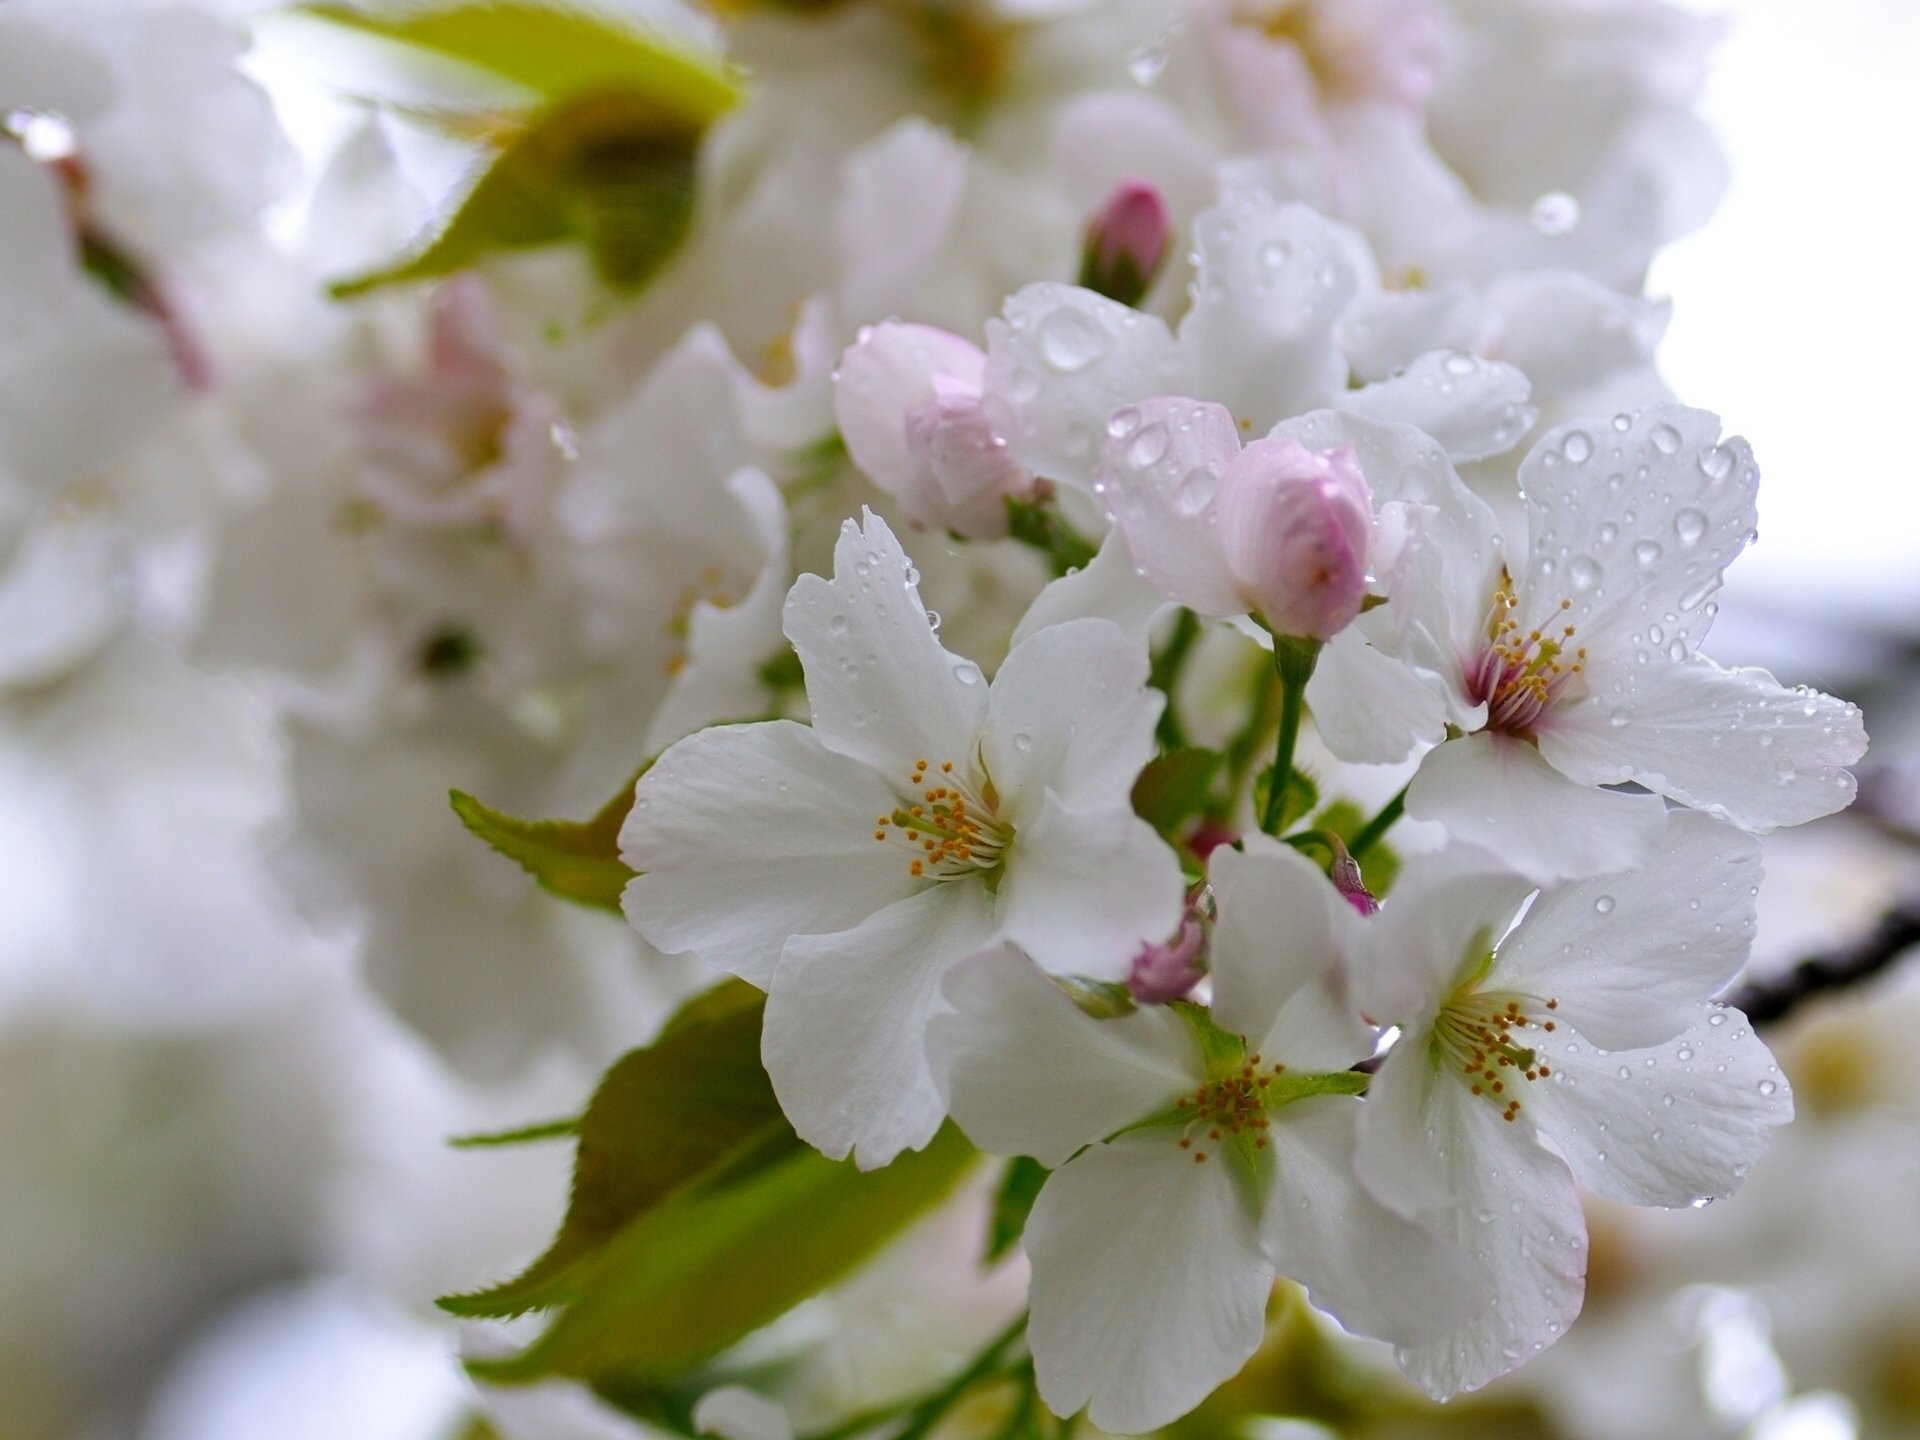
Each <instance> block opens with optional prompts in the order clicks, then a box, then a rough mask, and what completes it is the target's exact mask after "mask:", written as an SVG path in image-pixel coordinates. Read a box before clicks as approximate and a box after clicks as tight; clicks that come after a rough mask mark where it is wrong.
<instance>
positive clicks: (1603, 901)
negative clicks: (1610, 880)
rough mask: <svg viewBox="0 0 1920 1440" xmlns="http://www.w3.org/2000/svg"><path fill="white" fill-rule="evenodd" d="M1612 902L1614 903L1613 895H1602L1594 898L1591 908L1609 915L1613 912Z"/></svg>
mask: <svg viewBox="0 0 1920 1440" xmlns="http://www.w3.org/2000/svg"><path fill="white" fill-rule="evenodd" d="M1614 904H1615V901H1614V898H1613V896H1611V895H1602V896H1601V897H1600V898H1599V899H1598V900H1595V901H1594V902H1593V908H1594V909H1595V910H1597V911H1599V912H1600V913H1601V914H1602V915H1611V914H1612V913H1613V907H1614Z"/></svg>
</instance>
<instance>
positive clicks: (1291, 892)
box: [930, 835, 1473, 1433]
mask: <svg viewBox="0 0 1920 1440" xmlns="http://www.w3.org/2000/svg"><path fill="white" fill-rule="evenodd" d="M1246 846H1247V849H1246V852H1245V853H1244V854H1242V853H1238V852H1235V851H1231V850H1223V851H1220V852H1218V853H1217V854H1216V855H1215V856H1214V858H1213V861H1212V876H1213V884H1214V890H1215V894H1216V896H1217V898H1218V902H1219V921H1218V925H1217V927H1216V929H1215V931H1214V934H1213V942H1212V944H1213V950H1212V953H1213V986H1214V989H1213V1008H1212V1011H1211V1014H1210V1015H1205V1014H1202V1012H1200V1011H1199V1010H1197V1009H1196V1008H1194V1007H1187V1006H1182V1007H1167V1006H1146V1007H1142V1008H1141V1009H1138V1010H1135V1011H1133V1012H1131V1013H1129V1014H1126V1015H1123V1016H1120V1017H1117V1018H1113V1019H1104V1020H1103V1019H1095V1018H1093V1017H1092V1016H1090V1015H1087V1014H1085V1013H1084V1012H1082V1011H1081V1010H1080V1009H1079V1008H1077V1007H1076V1005H1075V1004H1074V1003H1073V1001H1072V1000H1070V999H1069V998H1068V997H1067V995H1066V994H1065V993H1064V992H1063V991H1061V990H1060V989H1059V988H1058V987H1057V986H1055V985H1054V984H1052V983H1051V982H1050V981H1049V980H1048V979H1047V978H1046V977H1045V976H1044V975H1043V974H1042V973H1041V972H1040V971H1039V970H1038V969H1036V968H1035V967H1034V966H1033V965H1032V964H1030V963H1029V962H1028V961H1026V960H1025V959H1024V958H1022V957H1021V956H1019V955H1017V954H1015V953H1012V952H1011V951H1008V950H996V951H993V952H990V953H987V954H984V955H981V956H978V957H976V958H974V959H972V960H969V961H968V962H967V963H965V964H964V965H962V966H960V967H959V968H957V969H956V970H955V971H954V972H953V974H952V976H951V977H950V978H949V979H948V981H947V986H946V989H947V995H948V998H949V999H950V1000H951V1002H952V1004H953V1006H954V1013H952V1014H945V1015H941V1016H938V1017H936V1018H935V1020H934V1021H933V1024H932V1027H931V1035H930V1043H931V1046H932V1049H933V1052H934V1055H935V1059H936V1064H937V1065H938V1067H939V1069H940V1071H941V1074H942V1076H943V1079H944V1082H945V1084H946V1086H947V1089H948V1092H949V1095H950V1098H951V1102H952V1108H953V1114H954V1118H955V1119H956V1120H958V1121H959V1123H960V1124H961V1125H962V1127H964V1128H965V1129H966V1131H967V1133H968V1134H969V1135H970V1136H972V1137H973V1139H974V1140H975V1141H976V1142H977V1143H979V1144H981V1145H982V1146H984V1147H985V1148H987V1149H989V1150H992V1151H995V1152H998V1153H1003V1154H1020V1155H1031V1156H1033V1157H1035V1158H1036V1159H1038V1160H1039V1161H1040V1162H1041V1163H1043V1164H1046V1165H1049V1166H1054V1167H1057V1168H1056V1173H1055V1174H1054V1175H1053V1176H1052V1177H1051V1178H1050V1179H1049V1180H1048V1181H1047V1183H1046V1186H1045V1188H1044V1189H1043V1190H1042V1191H1041V1193H1040V1198H1039V1200H1038V1201H1037V1202H1036V1204H1035V1206H1034V1210H1033V1214H1032V1217H1031V1218H1030V1219H1029V1221H1028V1224H1027V1229H1026V1239H1025V1244H1026V1249H1027V1253H1028V1256H1029V1258H1030V1259H1031V1261H1032V1264H1033V1279H1032V1283H1031V1304H1032V1312H1033V1313H1032V1320H1031V1322H1030V1325H1029V1332H1028V1333H1029V1336H1030V1338H1031V1343H1032V1346H1033V1355H1034V1364H1035V1367H1036V1373H1037V1375H1038V1378H1039V1383H1040V1391H1041V1394H1042V1395H1043V1396H1044V1397H1045V1399H1046V1401H1047V1403H1048V1405H1049V1406H1050V1407H1051V1408H1052V1409H1053V1410H1054V1411H1055V1413H1057V1414H1061V1415H1068V1414H1073V1413H1075V1412H1077V1411H1079V1410H1080V1409H1081V1408H1082V1407H1083V1406H1084V1407H1086V1408H1087V1413H1088V1417H1089V1418H1090V1419H1091V1420H1092V1421H1093V1423H1094V1424H1096V1425H1098V1426H1099V1427H1100V1428H1101V1429H1103V1430H1109V1431H1119V1432H1121V1433H1133V1432H1137V1431H1142V1430H1150V1429H1154V1428H1156V1427H1158V1426H1160V1425H1163V1424H1166V1423H1167V1422H1168V1421H1170V1420H1173V1419H1175V1418H1177V1417H1178V1416H1180V1415H1182V1414H1184V1413H1185V1412H1186V1411H1187V1410H1189V1409H1191V1408H1192V1407H1193V1406H1194V1405H1196V1404H1197V1403H1199V1401H1200V1400H1202V1399H1204V1398H1205V1397H1206V1395H1207V1394H1208V1393H1209V1392H1210V1391H1211V1390H1212V1389H1213V1388H1214V1387H1215V1386H1217V1385H1219V1384H1220V1383H1221V1382H1222V1381H1224V1380H1226V1379H1228V1378H1230V1377H1231V1376H1232V1375H1233V1374H1234V1373H1235V1372H1236V1371H1238V1370H1239V1368H1240V1367H1241V1366H1242V1365H1243V1364H1245V1363H1246V1361H1247V1358H1248V1357H1249V1356H1251V1355H1252V1354H1253V1351H1254V1349H1255V1348H1256V1347H1257V1346H1258V1345H1259V1343H1260V1337H1261V1334H1262V1331H1263V1328H1264V1314H1265V1309H1266V1303H1267V1296H1268V1294H1269V1292H1270V1291H1271V1289H1272V1285H1273V1277H1274V1275H1275V1273H1276V1272H1277V1273H1280V1274H1284V1275H1288V1276H1291V1277H1292V1278H1294V1279H1296V1280H1298V1281H1300V1282H1301V1283H1302V1284H1303V1285H1305V1286H1306V1287H1307V1291H1308V1293H1309V1295H1310V1296H1311V1297H1312V1299H1313V1300H1314V1302H1315V1303H1316V1304H1318V1305H1320V1306H1321V1307H1323V1308H1325V1309H1327V1310H1329V1311H1331V1312H1332V1313H1333V1314H1334V1315H1335V1316H1337V1317H1338V1318H1339V1320H1340V1321H1341V1323H1342V1324H1344V1325H1346V1326H1347V1327H1348V1328H1349V1329H1353V1330H1357V1331H1360V1332H1362V1333H1365V1334H1368V1335H1375V1336H1380V1337H1382V1338H1386V1339H1389V1340H1392V1341H1394V1342H1396V1343H1398V1344H1401V1345H1406V1346H1412V1345H1419V1344H1422V1343H1427V1342H1430V1341H1433V1340H1435V1339H1436V1338H1437V1337H1439V1336H1441V1335H1444V1334H1446V1333H1447V1332H1448V1331H1449V1329H1450V1328H1451V1327H1453V1326H1454V1325H1455V1324H1457V1323H1458V1322H1460V1321H1462V1320H1464V1319H1465V1318H1466V1316H1467V1315H1468V1314H1469V1313H1470V1312H1471V1310H1472V1302H1471V1301H1470V1299H1469V1295H1470V1292H1471V1291H1472V1288H1473V1282H1472V1280H1471V1278H1470V1276H1469V1273H1468V1271H1467V1269H1466V1267H1465V1264H1464V1257H1462V1256H1460V1255H1458V1254H1456V1253H1454V1252H1453V1251H1452V1250H1451V1249H1449V1248H1448V1247H1446V1246H1444V1245H1441V1244H1437V1243H1435V1241H1434V1240H1433V1238H1432V1237H1431V1236H1429V1235H1427V1234H1425V1233H1423V1232H1422V1231H1421V1230H1419V1229H1418V1228H1416V1227H1415V1226H1414V1225H1412V1224H1410V1223H1408V1222H1407V1221H1406V1220H1404V1219H1402V1218H1401V1217H1399V1216H1397V1215H1395V1214H1393V1213H1391V1212H1389V1211H1388V1210H1386V1209H1384V1208H1383V1207H1382V1206H1380V1205H1379V1204H1377V1203H1375V1202H1374V1201H1373V1200H1371V1199H1370V1198H1369V1197H1368V1196H1367V1194H1366V1193H1365V1192H1364V1191H1362V1190H1361V1189H1360V1188H1359V1187H1358V1185H1357V1184H1356V1183H1355V1181H1354V1178H1353V1146H1354V1135H1355V1125H1356V1123H1357V1121H1358V1117H1359V1114H1360V1112H1361V1110H1362V1108H1363V1106H1362V1102H1360V1101H1359V1100H1357V1099H1355V1098H1354V1092H1355V1091H1356V1090H1358V1089H1359V1088H1360V1087H1361V1084H1362V1083H1364V1082H1362V1081H1361V1077H1359V1076H1357V1075H1354V1074H1352V1073H1351V1072H1350V1070H1349V1067H1350V1066H1352V1065H1353V1064H1354V1063H1355V1062H1356V1061H1359V1060H1362V1059H1365V1058H1366V1057H1367V1056H1368V1055H1369V1054H1371V1053H1372V1050H1373V1036H1372V1032H1371V1031H1370V1030H1369V1029H1368V1028H1367V1027H1366V1026H1365V1025H1363V1024H1362V1023H1361V1022H1360V1020H1359V1018H1358V1016H1357V1015H1356V1014H1355V1013H1354V1011H1353V1009H1352V1007H1351V1006H1350V1005H1349V1004H1348V1003H1347V1001H1346V998H1345V994H1344V982H1343V979H1342V971H1341V961H1342V957H1343V955H1345V954H1346V953H1349V952H1351V951H1352V950H1353V949H1354V948H1356V947H1357V946H1358V944H1359V943H1360V942H1359V933H1360V927H1361V925H1362V924H1363V922H1362V921H1361V920H1360V918H1359V917H1358V915H1356V914H1355V913H1354V911H1353V910H1352V909H1351V908H1350V907H1349V906H1348V905H1347V903H1346V902H1345V901H1344V900H1343V899H1342V898H1341V897H1340V895H1339V893H1338V892H1337V891H1336V890H1335V889H1334V887H1333V886H1332V885H1331V884H1329V883H1328V882H1327V880H1326V877H1325V876H1324V875H1322V874H1321V873H1320V872H1319V870H1318V869H1317V868H1316V867H1315V866H1313V865H1312V864H1310V863H1309V862H1308V861H1306V860H1304V859H1302V858H1301V857H1300V856H1298V855H1297V854H1295V853H1294V852H1293V851H1292V850H1290V849H1288V848H1287V847H1285V846H1282V845H1279V844H1278V843H1276V842H1274V841H1272V840H1269V839H1267V838H1266V837H1265V836H1258V835H1256V836H1251V837H1249V838H1248V840H1247V842H1246Z"/></svg>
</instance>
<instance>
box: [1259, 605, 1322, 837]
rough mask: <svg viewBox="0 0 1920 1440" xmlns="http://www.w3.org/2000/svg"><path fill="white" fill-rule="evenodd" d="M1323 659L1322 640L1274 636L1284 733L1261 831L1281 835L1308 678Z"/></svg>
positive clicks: (1275, 750)
mask: <svg viewBox="0 0 1920 1440" xmlns="http://www.w3.org/2000/svg"><path fill="white" fill-rule="evenodd" d="M1319 658H1320V642H1319V641H1318V640H1302V639H1298V638H1296V637H1294V636H1291V635H1276V636H1274V637H1273V668H1274V670H1275V672H1276V673H1278V675H1279V676H1280V733H1279V735H1278V736H1276V737H1275V739H1274V742H1273V779H1272V781H1271V782H1270V783H1269V784H1268V786H1267V813H1266V814H1265V815H1262V816H1261V817H1260V828H1261V829H1262V830H1265V831H1266V832H1267V833H1268V834H1269V835H1278V834H1279V833H1280V817H1281V814H1282V812H1283V811H1284V809H1285V807H1286V803H1287V780H1288V778H1289V777H1290V776H1291V775H1292V774H1293V746H1294V742H1295V741H1297V740H1298V739H1299V738H1300V716H1301V715H1302V713H1304V711H1305V709H1306V699H1307V679H1308V677H1309V676H1311V675H1312V674H1313V665H1314V661H1316V660H1318V659H1319Z"/></svg>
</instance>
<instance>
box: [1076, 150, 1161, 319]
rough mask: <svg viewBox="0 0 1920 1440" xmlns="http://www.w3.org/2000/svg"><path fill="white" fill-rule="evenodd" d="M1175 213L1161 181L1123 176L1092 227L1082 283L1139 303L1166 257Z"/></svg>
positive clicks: (1082, 265)
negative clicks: (1172, 213)
mask: <svg viewBox="0 0 1920 1440" xmlns="http://www.w3.org/2000/svg"><path fill="white" fill-rule="evenodd" d="M1172 233H1173V222H1172V217H1171V215H1170V214H1169V213H1168V211H1167V200H1166V197H1165V196H1164V195H1162V194H1161V193H1160V187H1159V186H1157V185H1154V184H1152V183H1150V182H1148V181H1145V180H1132V179H1129V180H1123V181H1121V182H1120V184H1119V185H1118V186H1116V187H1115V189H1114V192H1113V194H1111V195H1109V196H1108V197H1107V203H1106V204H1105V205H1103V206H1101V207H1100V212H1099V213H1098V214H1097V215H1095V216H1094V217H1093V223H1092V224H1090V225H1089V226H1088V227H1087V243H1086V250H1085V252H1084V253H1083V255H1082V257H1081V262H1080V283H1081V284H1082V285H1084V286H1085V287H1086V288H1087V289H1089V290H1097V291H1098V292H1099V293H1100V294H1102V295H1105V296H1106V297H1107V298H1108V299H1111V300H1118V301H1119V302H1120V303H1121V304H1122V305H1137V304H1138V303H1139V302H1140V301H1141V300H1142V299H1143V298H1145V296H1146V293H1147V291H1148V290H1149V289H1151V288H1152V286H1153V281H1154V277H1155V276H1157V275H1158V274H1159V273H1160V266H1161V264H1162V263H1163V262H1164V261H1165V260H1166V258H1167V243H1168V241H1169V240H1170V239H1171V237H1172Z"/></svg>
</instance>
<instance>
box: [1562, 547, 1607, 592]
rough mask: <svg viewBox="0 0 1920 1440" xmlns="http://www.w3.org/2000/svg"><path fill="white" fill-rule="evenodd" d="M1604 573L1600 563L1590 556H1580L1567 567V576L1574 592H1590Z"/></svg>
mask: <svg viewBox="0 0 1920 1440" xmlns="http://www.w3.org/2000/svg"><path fill="white" fill-rule="evenodd" d="M1604 574H1605V572H1604V571H1603V570H1602V569H1601V568H1600V562H1599V561H1598V560H1596V559H1594V558H1593V557H1592V556H1591V555H1582V556H1580V557H1579V558H1578V559H1576V560H1575V561H1574V562H1573V563H1572V564H1571V565H1569V566H1568V567H1567V576H1568V578H1569V579H1571V580H1572V581H1573V588H1574V589H1576V590H1591V589H1593V587H1594V586H1596V585H1598V584H1599V583H1600V579H1601V576H1602V575H1604Z"/></svg>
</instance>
